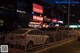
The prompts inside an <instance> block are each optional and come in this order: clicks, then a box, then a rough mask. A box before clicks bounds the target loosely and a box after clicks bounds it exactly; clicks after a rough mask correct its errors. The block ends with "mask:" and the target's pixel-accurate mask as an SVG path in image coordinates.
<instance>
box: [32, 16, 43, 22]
mask: <svg viewBox="0 0 80 53" xmlns="http://www.w3.org/2000/svg"><path fill="white" fill-rule="evenodd" d="M33 20H34V21H43V17H41V16H36V15H33Z"/></svg>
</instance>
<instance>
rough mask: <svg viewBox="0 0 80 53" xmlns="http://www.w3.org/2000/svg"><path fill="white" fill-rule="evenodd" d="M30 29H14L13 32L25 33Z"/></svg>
mask: <svg viewBox="0 0 80 53" xmlns="http://www.w3.org/2000/svg"><path fill="white" fill-rule="evenodd" d="M27 31H28V30H15V31H12V33H16V34H23V33H25V32H27Z"/></svg>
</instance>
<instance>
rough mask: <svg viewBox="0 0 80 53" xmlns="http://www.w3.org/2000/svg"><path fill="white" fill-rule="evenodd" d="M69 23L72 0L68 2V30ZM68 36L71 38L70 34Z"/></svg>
mask: <svg viewBox="0 0 80 53" xmlns="http://www.w3.org/2000/svg"><path fill="white" fill-rule="evenodd" d="M69 24H70V0H69V4H68V32H69ZM68 38H69V35H68Z"/></svg>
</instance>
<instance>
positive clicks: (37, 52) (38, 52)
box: [33, 39, 76, 53]
mask: <svg viewBox="0 0 80 53" xmlns="http://www.w3.org/2000/svg"><path fill="white" fill-rule="evenodd" d="M74 40H76V39H73V40H70V41H66V42H64V43H61V44H57V45H54V46H51V47H47V48H44V49H41V50H39V51H36V52H33V53H40V52H42V51H46V50H48V49H51V48H54V47H57V46H60V45H63V44H66V43H68V42H71V41H74Z"/></svg>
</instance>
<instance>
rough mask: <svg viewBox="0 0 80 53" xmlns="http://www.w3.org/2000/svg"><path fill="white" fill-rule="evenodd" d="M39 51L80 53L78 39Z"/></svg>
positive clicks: (46, 52) (45, 52)
mask: <svg viewBox="0 0 80 53" xmlns="http://www.w3.org/2000/svg"><path fill="white" fill-rule="evenodd" d="M40 53H80V41H77V40H76V41H73V42H70V43H67V44H64V45H61V46H58V47H55V48H51V49H48V50H47V51H44V52H40Z"/></svg>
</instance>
